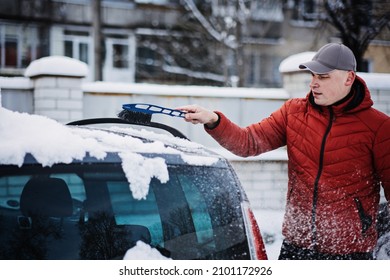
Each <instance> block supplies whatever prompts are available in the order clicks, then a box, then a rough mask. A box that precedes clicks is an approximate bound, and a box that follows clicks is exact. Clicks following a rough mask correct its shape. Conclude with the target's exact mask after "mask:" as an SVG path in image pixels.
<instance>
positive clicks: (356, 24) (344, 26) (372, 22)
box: [323, 0, 390, 71]
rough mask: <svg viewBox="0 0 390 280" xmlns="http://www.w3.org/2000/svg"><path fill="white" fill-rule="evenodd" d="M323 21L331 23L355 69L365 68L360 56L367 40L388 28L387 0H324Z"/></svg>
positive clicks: (388, 5) (389, 19) (366, 44)
mask: <svg viewBox="0 0 390 280" xmlns="http://www.w3.org/2000/svg"><path fill="white" fill-rule="evenodd" d="M324 11H325V13H324V15H325V16H324V18H323V20H324V21H326V22H328V23H329V24H331V25H332V26H334V27H335V28H336V29H337V31H338V32H339V36H340V38H341V41H342V42H343V43H344V44H345V45H346V46H348V47H349V48H351V50H352V51H353V53H354V54H355V57H356V60H357V70H358V71H367V68H366V65H365V64H364V60H363V55H364V53H365V51H366V50H367V48H368V46H369V44H370V42H371V41H372V40H373V39H374V38H376V37H377V36H378V34H379V33H381V32H382V31H383V30H384V29H385V28H386V27H387V28H390V1H388V0H324Z"/></svg>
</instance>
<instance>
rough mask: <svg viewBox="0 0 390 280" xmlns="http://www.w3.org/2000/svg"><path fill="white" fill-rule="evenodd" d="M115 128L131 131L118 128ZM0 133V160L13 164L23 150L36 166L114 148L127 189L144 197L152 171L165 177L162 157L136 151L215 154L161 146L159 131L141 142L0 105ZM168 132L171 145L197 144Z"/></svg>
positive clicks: (193, 159) (202, 159) (202, 160)
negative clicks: (65, 123)
mask: <svg viewBox="0 0 390 280" xmlns="http://www.w3.org/2000/svg"><path fill="white" fill-rule="evenodd" d="M114 130H115V129H114ZM116 130H117V131H119V130H121V131H122V132H125V131H127V132H130V131H132V130H131V129H119V128H118V129H116ZM133 130H134V129H133ZM138 133H141V134H142V132H138ZM151 133H152V132H151ZM155 134H156V133H155ZM156 135H157V134H156ZM0 137H1V141H0V164H10V165H17V166H19V167H20V166H22V164H23V161H24V158H25V156H26V154H28V153H30V154H31V155H32V156H33V157H34V158H35V159H36V160H37V161H38V162H39V163H40V164H42V166H52V165H53V164H56V163H71V162H72V161H73V160H82V159H83V158H84V157H85V156H86V154H87V153H89V155H90V156H92V157H95V158H96V159H98V160H102V159H104V158H105V157H106V155H107V152H118V154H119V156H120V157H121V159H122V168H123V171H124V173H125V174H126V177H127V178H128V181H129V183H130V190H131V192H132V194H133V196H134V198H136V199H143V198H145V197H146V195H147V194H148V192H149V183H150V181H151V179H152V178H153V177H155V178H157V179H158V180H160V181H161V182H162V183H166V182H167V181H168V180H169V175H168V169H167V165H166V163H165V160H164V159H163V158H158V157H157V158H147V157H143V156H141V155H140V154H139V153H138V152H145V153H146V152H147V153H153V152H158V153H161V152H164V153H169V154H179V155H181V157H182V159H183V161H185V162H187V163H190V164H196V165H212V164H214V163H215V162H217V161H218V158H216V157H209V156H205V155H193V156H192V155H191V156H189V155H184V153H183V152H181V151H179V150H177V149H174V148H172V147H166V146H164V144H163V143H162V142H161V141H159V140H158V138H159V137H160V136H155V137H154V139H156V140H155V141H153V142H150V143H144V142H142V141H141V140H140V139H138V138H135V137H131V136H128V135H124V134H116V133H111V132H108V131H102V130H91V129H87V128H79V127H70V126H66V125H63V124H60V123H58V122H56V121H54V120H52V119H49V118H47V117H44V116H38V115H30V114H27V113H18V112H12V111H10V110H7V109H4V108H0ZM165 137H168V136H165ZM170 138H171V139H172V140H171V144H172V145H173V144H176V146H180V147H187V148H188V149H189V150H191V149H192V150H194V149H196V148H199V147H200V145H199V144H194V143H191V142H190V141H187V140H183V139H176V138H174V137H170ZM161 139H162V138H161ZM186 145H187V146H186ZM135 151H137V153H135Z"/></svg>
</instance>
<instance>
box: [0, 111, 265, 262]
mask: <svg viewBox="0 0 390 280" xmlns="http://www.w3.org/2000/svg"><path fill="white" fill-rule="evenodd" d="M123 112H124V114H123ZM145 116H146V117H145ZM0 120H1V121H0V135H2V141H1V142H0V259H8V260H17V259H23V260H29V259H40V260H47V259H52V260H64V259H68V260H79V259H87V260H97V259H99V260H102V259H109V260H118V259H130V258H138V259H159V258H167V259H174V260H183V259H184V260H193V259H218V260H225V259H227V260H248V259H267V254H266V251H265V247H264V243H263V239H262V236H261V232H260V230H259V227H258V224H257V222H256V219H255V216H254V214H253V212H252V210H251V206H250V203H249V201H248V198H247V197H246V194H245V192H244V190H243V188H242V186H241V184H240V182H239V180H238V178H237V176H236V174H235V172H234V170H233V168H232V167H231V165H230V164H229V162H228V161H227V160H226V159H225V158H223V157H221V156H220V155H218V154H216V153H213V152H211V151H209V150H208V149H207V148H206V147H204V146H203V145H200V144H198V143H195V142H191V141H189V140H188V139H187V138H186V137H185V136H184V135H183V134H182V133H181V132H180V131H178V130H176V129H175V128H173V127H171V126H167V125H165V124H163V123H158V122H157V123H156V122H152V121H151V117H150V116H147V114H146V115H145V114H144V113H142V112H137V111H131V110H125V109H124V110H123V111H122V115H120V117H115V118H102V119H86V120H80V121H75V122H72V123H69V124H67V125H65V124H61V123H58V122H56V121H54V120H52V119H49V118H47V117H44V116H39V115H31V114H27V113H18V112H13V111H10V110H7V109H5V108H0ZM155 129H158V130H161V132H156V131H154V130H155ZM167 132H169V134H173V135H167ZM137 249H138V250H137ZM140 251H141V252H143V253H142V254H141V255H139V252H140ZM136 252H137V253H136ZM132 254H133V255H132ZM134 254H138V255H137V256H134Z"/></svg>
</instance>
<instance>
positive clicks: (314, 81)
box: [309, 76, 318, 88]
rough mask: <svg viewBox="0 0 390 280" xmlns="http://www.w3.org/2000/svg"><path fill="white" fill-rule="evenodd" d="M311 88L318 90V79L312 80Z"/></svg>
mask: <svg viewBox="0 0 390 280" xmlns="http://www.w3.org/2000/svg"><path fill="white" fill-rule="evenodd" d="M309 86H310V88H317V87H318V82H317V79H316V77H314V76H313V78H312V79H311V82H310V84H309Z"/></svg>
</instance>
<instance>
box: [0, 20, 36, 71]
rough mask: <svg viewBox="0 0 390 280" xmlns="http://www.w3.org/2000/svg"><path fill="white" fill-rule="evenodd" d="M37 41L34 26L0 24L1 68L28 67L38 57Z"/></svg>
mask: <svg viewBox="0 0 390 280" xmlns="http://www.w3.org/2000/svg"><path fill="white" fill-rule="evenodd" d="M37 41H38V39H37V30H36V28H34V27H22V26H18V25H11V24H2V25H0V68H13V69H21V68H24V67H27V66H28V65H29V64H30V63H31V61H32V60H35V59H36V58H37V44H36V43H37Z"/></svg>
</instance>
